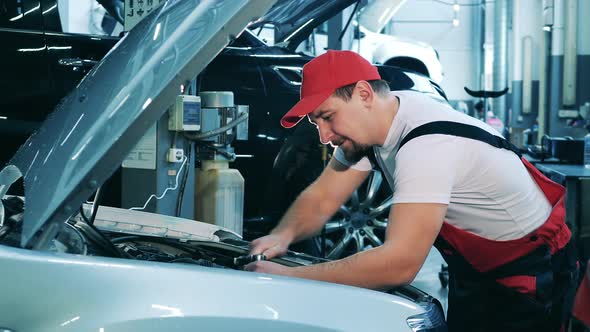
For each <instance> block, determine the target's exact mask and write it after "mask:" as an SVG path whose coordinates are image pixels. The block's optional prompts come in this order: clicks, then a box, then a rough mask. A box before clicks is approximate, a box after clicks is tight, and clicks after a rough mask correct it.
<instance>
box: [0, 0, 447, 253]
mask: <svg viewBox="0 0 590 332" xmlns="http://www.w3.org/2000/svg"><path fill="white" fill-rule="evenodd" d="M70 1H77V0H70ZM58 2H59V3H60V4H61V3H62V1H61V0H60V1H57V0H0V42H1V43H2V46H1V47H0V73H2V74H1V75H0V135H2V137H1V139H2V141H3V144H2V147H1V148H0V149H1V150H0V163H1V164H2V165H4V164H5V163H6V162H7V161H8V160H7V159H8V157H9V156H11V155H12V154H13V153H14V152H15V151H16V150H17V149H18V147H19V146H20V145H21V144H22V143H23V142H24V141H25V140H26V138H27V137H28V136H29V135H30V134H31V133H32V132H33V131H34V130H35V128H36V127H37V126H39V124H40V123H41V122H42V121H43V120H44V119H45V117H47V116H48V115H49V114H50V113H51V111H52V110H53V109H54V107H55V106H56V105H57V104H58V103H59V101H60V100H61V98H63V97H64V96H65V95H66V94H67V93H68V92H69V91H71V90H72V89H73V88H74V87H75V86H76V84H77V83H78V82H79V81H80V80H81V79H82V77H83V76H84V75H85V74H86V73H87V72H88V71H89V69H90V68H91V67H92V66H94V65H95V64H96V63H98V61H100V59H102V57H103V56H104V55H105V54H106V53H107V52H108V51H109V50H110V49H111V48H112V47H113V46H114V45H115V44H116V43H117V42H118V40H119V39H120V37H119V35H118V33H117V32H116V30H114V29H113V25H114V24H115V20H114V19H112V18H111V17H110V16H109V15H108V14H107V13H105V12H104V11H103V12H102V16H100V20H98V21H97V20H96V19H94V20H89V22H90V23H89V24H91V25H92V24H94V27H91V28H90V29H88V31H91V32H92V31H99V32H100V31H102V33H100V34H96V33H88V32H86V33H80V32H76V31H71V29H70V30H68V28H66V27H63V26H62V21H63V20H62V19H60V15H62V16H63V15H65V14H64V13H63V11H60V9H62V8H60V6H58ZM354 2H355V0H331V1H312V0H283V1H279V2H278V3H277V4H276V5H275V7H273V8H274V13H275V17H274V20H275V23H276V20H277V19H284V20H286V21H287V22H290V23H289V24H288V25H285V26H282V29H283V30H282V31H281V32H282V35H283V36H286V37H284V39H283V40H276V41H275V42H277V44H278V45H281V46H269V45H267V44H266V43H265V42H264V41H263V40H262V39H260V38H259V37H257V35H256V32H257V30H256V29H253V30H246V31H244V33H242V34H241V35H240V36H239V37H238V38H237V39H236V40H234V41H233V42H232V43H231V44H230V46H228V47H226V48H225V49H224V51H222V52H221V53H220V54H219V55H218V56H217V57H216V58H215V60H214V61H213V62H212V63H211V64H210V65H209V66H208V67H207V68H206V69H205V70H204V71H203V72H202V73H201V74H200V75H199V77H198V78H197V86H198V89H199V90H200V91H233V93H234V100H235V103H236V104H240V105H249V106H250V118H249V120H248V121H249V123H248V125H249V137H248V140H247V141H237V142H234V143H233V144H232V145H233V146H234V147H235V151H236V152H237V153H238V154H240V155H251V156H252V157H249V158H248V157H245V158H238V159H237V160H236V161H235V162H234V163H233V165H232V167H233V168H237V169H238V170H240V172H241V174H242V175H243V176H244V178H245V195H244V197H245V206H244V216H245V219H246V224H245V225H244V229H245V233H244V235H245V237H246V238H251V237H254V236H258V235H260V234H262V233H264V232H266V231H268V230H269V229H270V227H272V226H273V225H274V224H275V223H276V221H277V220H278V218H279V217H280V216H281V215H282V213H283V212H284V210H285V209H286V208H287V207H288V205H289V203H290V202H291V201H292V200H293V199H294V198H295V197H296V196H297V195H298V193H299V192H300V191H301V190H302V189H303V188H305V186H307V185H308V184H309V183H311V182H312V181H313V180H314V179H315V178H316V177H317V176H318V175H319V173H320V172H321V170H322V169H323V167H324V165H325V162H326V161H327V159H328V154H329V151H327V149H326V148H325V147H322V146H321V144H320V143H319V139H318V135H317V131H316V129H315V128H314V127H313V126H311V125H310V124H309V123H308V122H307V121H302V122H301V124H300V125H298V127H297V128H295V129H293V130H285V129H284V128H282V127H281V126H280V124H279V120H280V118H281V117H282V115H283V114H284V113H285V112H286V111H287V110H288V109H289V108H290V107H291V106H292V105H294V104H295V103H296V102H297V101H298V99H299V88H300V85H301V70H302V67H303V65H304V64H305V63H307V62H308V61H310V60H311V59H312V57H311V56H309V55H306V54H304V53H297V52H295V50H296V49H297V47H298V46H299V44H301V43H302V42H304V41H305V40H306V38H307V37H308V36H309V35H310V34H311V32H312V31H313V29H314V28H315V27H317V26H318V25H319V24H321V23H322V22H324V21H326V20H327V19H329V18H330V17H332V16H333V15H335V14H336V13H338V12H340V11H341V10H342V9H344V8H346V7H348V6H350V5H351V4H353V3H354ZM96 5H97V4H94V5H93V6H92V7H91V10H98V9H100V8H99V7H97V6H96ZM98 6H99V5H98ZM277 6H287V9H288V8H299V10H298V11H296V12H293V11H291V12H290V11H285V10H281V8H278V7H277ZM289 6H291V7H289ZM293 6H294V7H293ZM271 11H273V10H271ZM276 13H279V14H280V15H278V18H277V15H276ZM302 13H306V15H310V16H311V17H312V18H313V19H311V18H310V17H305V15H303V14H302ZM69 15H71V13H69ZM292 15H297V17H296V19H294V18H293V17H292ZM310 22H311V23H310ZM264 23H266V22H265V19H264V18H262V20H261V24H260V26H258V27H256V28H258V29H262V28H263V27H264V25H263V24H264ZM93 29H94V30H93ZM285 29H290V31H292V33H289V31H286V30H285ZM106 31H108V32H106ZM113 35H115V36H113ZM378 68H379V72H380V74H381V76H382V77H383V79H385V80H387V81H388V82H389V83H390V86H391V88H392V90H407V89H412V90H417V91H421V92H424V93H426V94H429V95H431V96H432V97H433V98H437V99H440V100H441V101H445V100H446V97H445V95H444V92H443V91H442V90H441V89H440V87H438V85H436V84H435V83H434V82H432V81H431V80H430V79H429V78H428V77H425V76H423V75H421V74H419V73H416V72H413V71H411V70H404V69H400V68H397V67H390V66H379V67H378ZM115 174H117V173H115ZM115 176H116V175H115ZM381 179H382V178H381V175H380V174H379V173H377V172H374V173H373V176H372V177H370V179H369V180H368V181H367V183H366V185H365V187H363V192H359V193H358V196H357V195H355V197H354V198H353V199H352V200H351V202H349V203H348V206H347V207H346V208H343V209H342V210H341V214H340V215H337V216H335V217H334V218H335V219H334V220H333V221H331V222H330V223H328V227H327V228H326V234H327V236H326V237H323V241H319V242H318V241H313V242H311V246H312V247H313V248H312V249H310V250H306V251H308V252H311V253H314V254H318V253H321V254H323V255H324V256H328V257H330V258H338V257H340V256H342V255H345V254H347V253H350V252H355V251H358V250H362V249H364V248H366V247H367V246H377V245H379V244H380V242H381V241H382V239H383V231H384V229H385V225H386V222H387V211H388V208H389V204H390V201H389V200H388V193H387V191H384V190H382V189H381V183H382V181H381ZM108 203H110V204H111V205H114V206H119V205H120V202H117V197H116V195H115V196H114V197H111V198H110V201H108ZM353 212H358V213H356V214H355V216H357V219H358V216H359V213H361V214H364V217H363V218H361V219H362V220H360V221H359V220H357V219H355V220H351V218H350V215H351V213H353ZM347 234H348V235H347ZM318 243H322V244H323V245H322V246H321V247H322V248H319V247H317V244H318ZM321 249H324V252H319V251H318V250H320V251H321Z"/></svg>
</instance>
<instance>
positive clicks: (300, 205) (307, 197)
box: [272, 188, 339, 243]
mask: <svg viewBox="0 0 590 332" xmlns="http://www.w3.org/2000/svg"><path fill="white" fill-rule="evenodd" d="M338 207H339V205H338V203H335V202H333V201H331V200H326V199H325V197H321V195H319V194H318V193H317V192H315V191H313V189H310V188H308V189H306V190H304V191H303V192H302V193H301V194H300V195H299V197H297V199H296V200H295V202H294V203H293V204H292V205H291V206H290V207H289V209H288V210H287V212H286V213H285V215H284V216H283V218H281V222H280V223H279V225H278V226H277V227H276V228H275V229H273V231H272V233H273V234H281V235H284V236H285V237H287V238H288V239H290V242H292V243H293V242H297V241H300V240H303V239H306V238H308V237H310V236H312V235H314V234H317V233H318V232H319V231H320V230H321V228H322V226H323V225H324V223H325V222H326V220H327V219H328V218H330V217H331V216H332V215H333V214H334V213H335V212H336V210H337V209H338Z"/></svg>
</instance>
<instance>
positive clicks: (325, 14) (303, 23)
mask: <svg viewBox="0 0 590 332" xmlns="http://www.w3.org/2000/svg"><path fill="white" fill-rule="evenodd" d="M357 1H360V0H278V1H277V3H276V4H275V5H274V6H273V7H272V8H271V9H270V10H269V11H268V13H266V15H264V16H263V17H262V19H260V20H259V21H258V22H256V23H254V24H253V25H252V26H251V27H252V28H258V27H261V26H262V25H264V24H272V25H274V27H275V44H278V43H289V44H293V45H295V46H297V45H298V44H299V43H300V42H301V41H302V40H304V39H305V38H307V36H308V35H309V34H310V33H311V31H312V30H313V29H314V28H315V27H317V26H318V25H320V24H322V23H323V22H324V21H326V20H327V19H329V18H331V17H332V16H334V15H336V13H338V12H340V11H342V10H343V9H344V8H346V7H348V6H350V5H351V4H353V3H355V2H357Z"/></svg>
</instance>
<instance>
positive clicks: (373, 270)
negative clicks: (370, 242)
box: [289, 246, 420, 289]
mask: <svg viewBox="0 0 590 332" xmlns="http://www.w3.org/2000/svg"><path fill="white" fill-rule="evenodd" d="M390 250H395V249H394V248H387V247H384V246H381V247H378V248H375V249H371V250H367V251H363V252H360V253H357V254H355V255H353V256H350V257H347V258H344V259H341V260H337V261H333V262H327V263H322V264H316V265H309V266H301V267H296V268H292V269H291V270H290V272H289V275H291V276H293V277H299V278H305V279H313V280H320V281H327V282H334V283H339V284H345V285H351V286H358V287H364V288H371V289H388V288H391V287H395V286H399V285H405V284H409V283H410V282H412V280H413V279H414V277H415V276H416V273H417V272H418V270H419V268H420V266H419V265H417V264H416V262H415V261H412V260H409V259H406V257H404V255H403V254H400V253H399V251H398V252H395V251H394V252H392V251H390Z"/></svg>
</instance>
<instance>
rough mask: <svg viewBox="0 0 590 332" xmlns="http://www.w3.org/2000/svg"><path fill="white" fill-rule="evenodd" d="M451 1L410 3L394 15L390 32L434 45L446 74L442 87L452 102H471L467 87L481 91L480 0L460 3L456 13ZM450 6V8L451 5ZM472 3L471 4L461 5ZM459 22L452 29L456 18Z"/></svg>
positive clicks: (465, 0) (420, 0)
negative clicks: (465, 89) (465, 88)
mask: <svg viewBox="0 0 590 332" xmlns="http://www.w3.org/2000/svg"><path fill="white" fill-rule="evenodd" d="M452 3H453V1H452V0H445V1H436V0H411V1H406V2H405V4H404V5H403V6H402V7H401V8H400V9H399V11H398V12H397V13H396V14H395V16H394V17H393V20H392V24H391V33H392V34H394V35H397V36H404V37H410V38H414V39H417V40H421V41H424V42H426V43H429V44H430V45H432V46H433V47H434V48H435V49H436V50H437V51H438V53H439V56H440V60H441V63H442V66H443V70H444V72H445V77H444V80H443V82H442V84H441V85H442V87H443V89H444V90H445V92H446V93H447V95H448V97H449V99H450V100H454V101H457V100H471V97H470V96H469V95H467V94H466V93H465V91H464V90H463V87H464V86H467V87H469V88H472V89H479V88H480V85H479V82H480V78H479V73H480V72H481V70H480V66H481V56H480V54H481V48H480V46H478V45H482V44H483V43H482V42H481V30H480V19H481V17H480V13H481V11H480V8H479V5H475V4H479V3H480V0H461V1H458V3H459V4H460V9H459V11H458V12H455V11H454V10H453V6H452ZM449 4H451V5H449ZM461 4H469V5H461ZM454 18H457V19H458V20H459V25H458V26H456V27H455V26H453V23H452V22H453V19H454Z"/></svg>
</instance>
